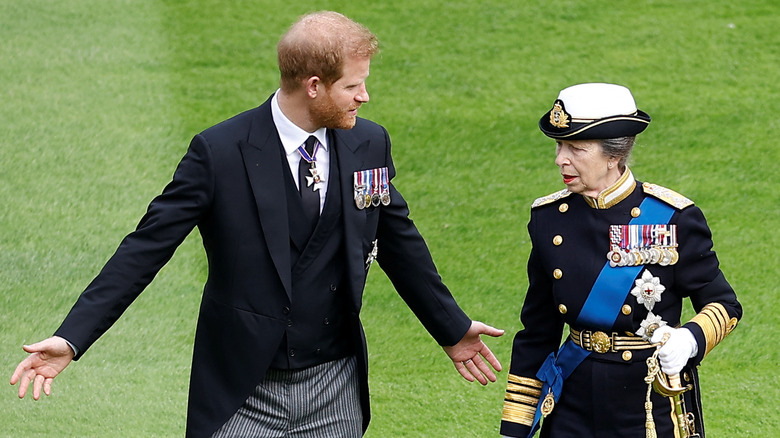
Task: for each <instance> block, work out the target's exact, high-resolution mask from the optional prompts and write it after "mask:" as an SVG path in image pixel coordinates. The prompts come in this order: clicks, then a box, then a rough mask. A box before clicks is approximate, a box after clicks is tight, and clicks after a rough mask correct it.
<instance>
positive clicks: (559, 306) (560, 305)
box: [558, 304, 568, 315]
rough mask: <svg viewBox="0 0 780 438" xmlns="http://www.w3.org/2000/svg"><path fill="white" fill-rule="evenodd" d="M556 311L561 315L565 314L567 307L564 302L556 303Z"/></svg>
mask: <svg viewBox="0 0 780 438" xmlns="http://www.w3.org/2000/svg"><path fill="white" fill-rule="evenodd" d="M558 311H559V312H561V315H565V314H566V312H567V311H568V309H567V308H566V305H565V304H558Z"/></svg>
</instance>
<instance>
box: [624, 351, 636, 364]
mask: <svg viewBox="0 0 780 438" xmlns="http://www.w3.org/2000/svg"><path fill="white" fill-rule="evenodd" d="M622 356H623V360H624V361H626V362H628V361H629V360H631V358H632V357H633V356H634V355H633V354H631V350H626V351H624V352H623V354H622Z"/></svg>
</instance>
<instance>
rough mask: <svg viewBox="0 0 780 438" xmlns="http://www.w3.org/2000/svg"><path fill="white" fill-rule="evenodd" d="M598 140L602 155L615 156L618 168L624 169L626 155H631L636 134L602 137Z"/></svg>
mask: <svg viewBox="0 0 780 438" xmlns="http://www.w3.org/2000/svg"><path fill="white" fill-rule="evenodd" d="M599 141H600V142H601V149H602V151H603V154H604V156H605V157H615V158H617V159H618V168H619V169H621V170H622V169H625V167H626V163H627V162H628V157H629V156H631V151H632V150H633V149H634V142H635V141H636V136H635V135H632V136H628V137H617V138H604V139H601V140H599Z"/></svg>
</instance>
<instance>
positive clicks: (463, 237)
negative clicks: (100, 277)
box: [0, 0, 780, 437]
mask: <svg viewBox="0 0 780 438" xmlns="http://www.w3.org/2000/svg"><path fill="white" fill-rule="evenodd" d="M375 3H377V4H371V3H366V2H358V1H352V0H348V1H340V2H335V1H303V2H289V3H285V4H277V2H271V1H235V2H207V1H188V2H174V1H163V2H160V1H157V2H155V1H149V0H115V1H96V0H84V1H80V2H54V1H44V0H27V1H24V2H12V1H10V0H0V41H2V44H0V126H2V135H0V201H1V202H2V204H3V208H2V209H0V266H2V268H0V375H3V373H4V375H6V376H10V374H11V372H12V371H13V369H14V367H15V366H16V364H17V363H18V361H19V360H21V359H22V358H23V357H24V354H23V352H22V350H21V348H20V346H21V344H23V343H29V342H35V341H37V340H40V339H42V338H45V337H47V336H49V335H50V334H51V333H52V331H53V330H54V329H55V328H56V327H57V326H58V324H59V322H60V320H61V319H62V318H63V317H64V316H65V314H66V313H67V311H68V309H69V308H70V306H71V305H72V303H73V301H74V300H75V299H76V297H77V296H78V294H79V293H80V292H81V290H82V289H83V288H84V287H85V286H86V284H87V283H88V282H89V281H90V280H91V278H92V277H93V276H94V275H95V274H96V273H97V271H98V270H99V269H100V267H101V266H102V263H103V262H105V260H106V259H107V258H108V257H109V256H110V255H111V253H112V252H113V250H114V249H115V248H116V246H117V245H118V243H119V241H120V240H121V238H122V237H123V236H124V235H125V234H126V233H127V232H128V231H130V230H131V229H132V228H133V227H134V226H135V224H136V223H137V221H138V219H139V218H140V217H141V215H142V214H143V212H144V211H145V208H146V205H147V203H148V201H149V200H150V199H151V198H152V197H153V196H154V195H156V194H157V193H159V191H160V190H161V189H162V187H163V186H164V185H165V183H166V182H167V181H168V180H169V178H170V176H171V174H172V172H173V169H174V167H175V165H176V163H177V162H178V159H179V158H180V157H181V156H182V155H183V153H184V151H185V149H186V146H187V144H188V142H189V139H190V138H191V136H192V135H193V134H195V133H197V132H199V131H200V130H202V129H204V128H206V127H208V126H210V125H211V124H213V123H216V122H218V121H221V120H223V119H225V118H227V117H229V116H231V115H233V114H235V113H238V112H240V111H243V110H245V109H248V108H251V107H253V106H256V105H258V104H259V103H261V102H262V101H264V100H265V98H266V97H267V96H268V95H269V94H270V93H272V92H273V91H274V90H275V89H276V86H277V83H278V71H277V69H276V65H275V59H276V58H275V49H274V48H275V44H276V41H277V40H278V37H279V36H280V35H281V33H283V32H284V30H285V29H286V28H287V27H288V26H289V24H290V23H291V22H292V21H294V20H295V18H296V17H297V16H298V15H300V14H302V13H305V12H308V11H312V10H318V9H336V10H339V11H341V12H344V13H345V14H347V15H349V16H351V17H352V18H354V19H356V20H358V21H360V22H362V23H364V24H366V25H368V26H369V27H370V28H371V29H372V30H373V31H374V32H375V33H376V34H377V35H378V36H379V38H380V41H381V44H382V53H381V54H380V56H379V57H378V58H377V59H376V60H375V61H374V62H373V63H372V71H371V77H370V79H369V92H370V93H371V102H370V103H369V104H368V105H366V106H365V107H364V108H363V109H362V110H361V115H362V116H364V117H368V118H371V119H373V120H375V121H377V122H379V123H382V124H384V125H385V126H386V127H387V128H388V130H389V131H390V134H391V136H392V139H393V144H394V156H395V159H396V166H397V168H398V170H399V175H398V178H397V180H396V185H397V186H398V187H399V189H400V190H401V191H402V192H403V193H404V195H405V197H406V198H407V199H408V200H409V201H410V203H411V206H412V216H413V218H414V220H415V221H416V223H417V225H418V227H419V228H420V229H421V231H422V232H423V234H424V236H426V239H427V241H428V243H429V246H430V247H431V250H432V252H433V254H434V258H435V260H436V262H437V265H438V266H439V268H440V271H441V273H442V276H443V278H444V279H445V281H446V282H447V284H449V285H450V287H451V289H452V291H453V293H454V295H455V296H456V298H457V299H458V301H459V303H460V304H461V305H462V307H463V308H464V309H465V310H466V311H467V312H468V313H469V315H470V316H472V317H473V318H475V319H479V320H483V321H485V322H488V323H490V324H493V325H495V326H498V327H501V328H504V329H506V330H507V332H508V333H507V335H505V336H504V337H503V338H500V339H495V340H493V339H491V340H488V341H487V342H488V343H489V345H490V346H491V347H492V348H493V349H494V351H495V352H496V354H497V355H498V356H499V358H500V359H501V360H502V362H503V363H504V366H505V367H508V366H509V354H510V350H511V338H512V335H513V334H514V332H515V331H517V330H518V329H520V323H519V320H518V316H519V311H520V305H521V303H522V297H523V294H524V292H525V288H526V286H527V280H526V278H525V263H526V260H527V255H528V251H529V240H528V236H527V234H526V230H525V225H526V223H527V221H528V214H529V206H530V203H531V202H532V201H533V199H534V198H536V197H538V196H542V195H545V194H548V193H550V192H553V191H556V190H558V189H560V188H561V187H560V181H559V179H558V178H557V177H556V169H555V167H554V165H553V147H552V143H551V141H550V140H549V139H546V138H545V137H544V136H543V135H542V134H541V133H540V132H539V131H538V129H537V126H536V123H537V121H538V118H539V117H540V116H541V114H543V113H544V112H545V111H546V110H547V109H549V106H550V104H551V102H552V101H553V99H554V98H555V97H556V95H557V92H558V91H559V90H560V89H561V88H564V87H566V86H568V85H571V84H574V83H578V82H588V81H607V82H617V83H621V84H624V85H627V86H629V87H630V88H631V89H632V91H633V92H634V95H635V97H636V99H637V101H638V105H639V107H640V108H641V109H643V110H645V111H647V112H648V113H650V115H651V116H652V117H653V123H652V124H651V125H650V128H649V129H648V130H647V131H646V132H645V133H644V134H642V135H641V136H640V138H639V140H640V141H639V145H638V146H637V148H636V151H635V153H634V157H633V164H632V168H633V170H634V173H635V175H636V176H637V177H638V178H639V179H640V180H644V181H651V182H655V183H658V184H662V185H665V186H669V187H671V188H674V189H675V190H678V191H680V192H681V193H683V194H685V195H687V196H689V197H691V198H692V199H694V200H695V201H696V202H697V204H698V205H699V206H700V207H701V208H702V209H703V210H704V212H705V214H706V215H707V218H708V220H709V223H710V226H711V228H712V230H713V233H714V235H715V249H716V251H718V254H719V256H720V259H721V262H722V267H723V270H724V271H725V273H726V275H727V278H729V280H730V281H731V283H732V285H733V286H734V288H735V289H736V290H737V291H738V293H739V297H740V299H741V301H742V303H743V306H744V308H745V318H744V320H743V321H742V322H741V324H740V326H739V328H738V329H737V330H736V331H735V332H734V333H733V334H732V335H731V336H730V337H729V338H728V339H727V340H726V341H725V342H724V343H723V344H722V345H721V346H719V347H718V348H717V349H716V350H714V351H713V352H712V353H711V355H710V356H708V358H707V359H706V360H705V362H704V365H703V366H702V369H701V373H702V381H703V386H704V388H703V390H704V406H705V415H706V418H705V420H706V422H707V426H708V434H709V435H710V436H714V437H722V436H744V437H750V436H755V437H759V436H762V437H763V436H772V435H773V434H774V433H776V431H777V430H778V428H780V425H778V414H777V408H776V402H777V400H778V399H779V396H780V394H778V388H779V387H780V382H778V377H777V366H778V365H780V357H778V356H779V355H778V348H777V346H776V343H777V335H778V331H777V330H778V326H779V323H780V321H779V318H778V313H777V312H776V311H775V309H774V306H773V303H774V300H775V299H776V298H775V297H774V290H773V288H774V287H773V285H774V283H775V282H776V277H775V275H777V263H776V261H775V260H774V259H775V256H776V254H777V248H778V247H780V239H779V238H778V237H777V236H778V233H777V231H776V230H778V229H780V214H778V213H780V207H779V205H780V190H778V189H777V186H776V185H775V184H774V183H772V178H773V177H776V176H777V175H778V173H780V167H779V166H778V162H779V161H780V152H778V148H777V147H776V144H775V142H776V141H777V138H778V137H780V122H778V117H777V114H778V113H780V91H778V90H780V88H778V87H777V85H776V79H777V75H778V73H779V72H780V65H779V64H778V59H780V53H779V52H780V49H779V47H780V34H779V33H778V32H777V30H778V29H777V28H778V25H779V24H780V22H779V21H778V17H779V16H780V5H778V4H777V2H775V1H773V0H764V1H759V0H745V1H740V2H730V1H714V2H713V1H705V0H676V1H673V0H643V1H632V2H604V1H596V0H581V1H574V0H569V1H566V0H564V1H558V2H542V1H512V2H510V1H503V2H502V1H491V0H482V1H474V0H469V1H464V2H449V1H441V0H440V1H426V2H419V1H409V0H397V1H394V2H385V3H381V4H380V3H379V2H375ZM205 276H206V263H205V257H204V255H203V250H202V248H201V246H200V242H199V237H198V236H197V233H195V234H193V235H192V236H190V238H188V239H187V241H185V243H184V245H183V246H182V247H181V248H180V249H179V251H178V252H177V254H176V255H175V256H174V258H173V260H172V261H171V262H170V263H169V265H168V266H166V267H165V268H164V269H163V271H162V272H161V273H160V274H159V275H158V277H157V279H156V280H155V281H154V282H153V283H152V285H151V286H150V287H149V289H148V290H147V292H146V293H144V294H143V295H142V296H141V297H140V298H139V299H138V300H137V301H136V303H134V304H133V306H132V307H131V308H130V309H129V310H128V312H127V313H126V314H125V315H124V316H123V318H122V319H121V320H120V321H119V322H118V323H117V324H116V325H115V326H114V327H113V328H112V329H111V330H110V331H109V332H108V333H107V334H106V335H105V336H104V338H103V339H101V340H100V341H99V342H98V343H97V344H96V345H95V346H94V347H93V348H92V349H91V350H90V351H89V352H88V354H87V355H86V356H85V357H84V358H83V360H81V361H79V362H78V363H76V364H74V365H72V366H71V367H69V368H68V370H67V371H66V372H65V373H64V374H63V375H62V376H60V377H59V378H58V379H57V381H56V382H55V386H54V395H52V396H51V397H49V398H47V399H45V400H42V401H40V402H38V403H34V402H33V401H32V400H22V401H20V400H18V399H17V398H16V395H15V394H16V389H17V388H16V387H10V386H7V387H6V389H5V390H4V391H3V393H2V397H0V436H4V437H5V436H8V437H44V436H63V437H71V436H73V437H83V436H89V437H103V436H144V437H146V436H160V437H167V436H181V435H183V430H184V418H185V407H186V391H187V384H188V378H189V363H190V355H191V348H192V341H193V332H194V326H195V320H196V316H197V308H198V304H199V298H200V291H201V287H202V283H203V281H204V279H205ZM364 303H365V304H364V312H363V320H364V323H365V326H366V333H367V336H368V340H369V351H370V359H371V371H370V379H371V385H372V401H373V414H374V419H373V422H372V424H371V427H370V428H369V432H368V434H367V436H368V437H489V436H496V435H497V433H498V424H499V420H500V414H501V406H502V399H503V393H504V382H505V379H506V372H503V373H501V375H500V376H499V383H497V384H494V385H491V386H488V387H487V388H483V387H480V386H479V385H474V384H468V383H467V382H465V381H463V380H462V379H460V377H459V376H458V375H457V374H456V372H455V371H454V369H453V368H452V365H451V363H450V362H449V360H448V359H447V357H446V356H445V355H444V353H442V352H441V351H440V349H439V348H438V347H437V346H436V345H435V343H434V342H433V341H432V340H431V338H430V336H428V335H427V333H425V331H424V330H423V328H422V326H421V325H420V324H419V322H417V321H416V319H415V318H414V317H413V315H412V314H411V312H410V311H409V310H408V308H406V307H405V305H404V304H403V302H402V301H401V300H400V299H399V298H398V297H397V295H395V293H394V291H393V290H392V287H391V285H390V283H389V282H388V281H387V279H386V277H385V276H384V274H382V272H381V271H380V270H379V269H376V268H375V269H374V270H372V273H371V275H370V277H369V281H368V286H367V291H366V294H365V299H364Z"/></svg>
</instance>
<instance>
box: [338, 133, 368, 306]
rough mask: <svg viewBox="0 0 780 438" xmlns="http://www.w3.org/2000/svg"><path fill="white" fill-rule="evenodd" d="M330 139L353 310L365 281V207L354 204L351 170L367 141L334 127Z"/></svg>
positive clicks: (358, 163)
mask: <svg viewBox="0 0 780 438" xmlns="http://www.w3.org/2000/svg"><path fill="white" fill-rule="evenodd" d="M332 132H333V137H332V138H333V139H334V140H335V141H334V145H335V147H337V148H338V166H339V173H340V175H339V176H340V178H341V195H342V198H341V199H342V211H343V213H344V246H345V247H346V255H347V272H348V273H349V279H350V289H351V290H352V292H353V300H356V302H355V303H353V304H354V305H355V308H356V309H360V300H361V293H362V291H363V285H364V283H365V279H366V276H365V265H364V263H365V254H364V251H363V244H362V236H363V230H364V229H365V226H366V212H365V210H358V209H357V207H356V206H355V202H354V199H355V194H354V186H353V181H352V178H353V173H354V172H355V171H357V170H359V169H361V168H362V167H363V165H364V161H363V160H362V159H361V155H362V154H361V153H360V152H362V149H363V148H365V147H368V140H366V141H365V142H362V143H359V142H357V141H356V139H355V138H354V136H352V135H350V134H349V131H342V130H335V131H332Z"/></svg>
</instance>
